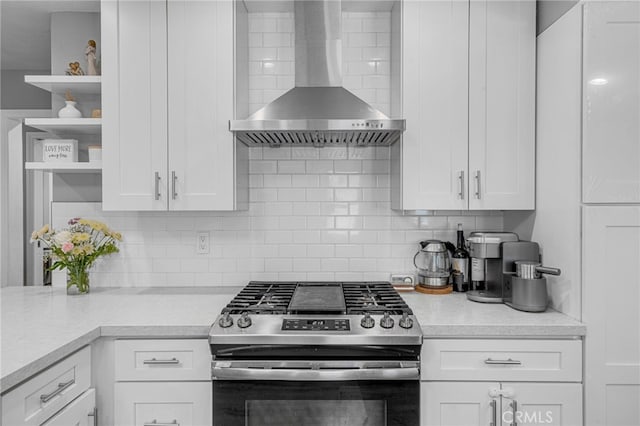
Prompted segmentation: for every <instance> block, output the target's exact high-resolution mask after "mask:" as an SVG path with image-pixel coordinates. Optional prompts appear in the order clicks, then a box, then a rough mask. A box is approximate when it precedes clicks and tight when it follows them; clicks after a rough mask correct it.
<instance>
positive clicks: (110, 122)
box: [101, 0, 168, 210]
mask: <svg viewBox="0 0 640 426" xmlns="http://www.w3.org/2000/svg"><path fill="white" fill-rule="evenodd" d="M166 18H167V10H166V4H165V2H159V1H152V0H146V1H126V0H121V1H109V0H104V1H103V2H102V9H101V19H102V64H103V65H102V74H103V77H102V103H103V104H102V109H103V119H102V122H103V127H102V145H103V153H102V155H103V173H102V198H103V200H102V201H103V209H104V210H166V209H167V205H168V204H167V46H166V37H167V31H166Z"/></svg>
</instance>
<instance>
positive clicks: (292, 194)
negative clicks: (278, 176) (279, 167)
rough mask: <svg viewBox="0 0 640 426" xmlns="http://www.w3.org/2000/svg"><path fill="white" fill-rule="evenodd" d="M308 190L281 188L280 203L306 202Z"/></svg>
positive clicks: (279, 190) (279, 191)
mask: <svg viewBox="0 0 640 426" xmlns="http://www.w3.org/2000/svg"><path fill="white" fill-rule="evenodd" d="M305 200H306V190H305V189H301V188H279V189H278V201H305Z"/></svg>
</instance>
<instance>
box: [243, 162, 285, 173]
mask: <svg viewBox="0 0 640 426" xmlns="http://www.w3.org/2000/svg"><path fill="white" fill-rule="evenodd" d="M278 166H279V164H278V162H276V161H264V160H252V161H250V162H249V173H251V174H267V173H276V172H277V171H278Z"/></svg>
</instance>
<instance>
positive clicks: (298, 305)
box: [222, 281, 412, 315]
mask: <svg viewBox="0 0 640 426" xmlns="http://www.w3.org/2000/svg"><path fill="white" fill-rule="evenodd" d="M227 312H229V313H230V314H242V313H243V312H247V313H249V314H253V315H256V314H260V315H262V314H345V315H353V314H364V313H365V312H368V313H370V314H384V313H385V312H388V313H389V314H391V315H402V314H403V313H407V314H409V315H410V314H412V312H411V309H410V308H409V306H407V304H406V302H405V301H404V300H402V297H400V295H399V294H398V292H397V291H396V290H395V289H394V288H393V287H392V286H391V284H389V283H388V282H384V281H379V282H263V281H252V282H250V283H249V284H248V285H247V286H246V287H245V288H243V289H242V291H240V293H238V295H237V296H236V297H234V298H233V300H231V302H230V303H229V304H228V305H227V306H226V307H225V308H224V309H223V310H222V313H227Z"/></svg>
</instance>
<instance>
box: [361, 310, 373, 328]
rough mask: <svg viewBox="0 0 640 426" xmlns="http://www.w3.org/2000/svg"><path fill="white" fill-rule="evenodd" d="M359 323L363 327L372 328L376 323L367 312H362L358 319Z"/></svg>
mask: <svg viewBox="0 0 640 426" xmlns="http://www.w3.org/2000/svg"><path fill="white" fill-rule="evenodd" d="M360 325H361V326H362V327H363V328H372V327H373V326H374V325H376V320H374V319H373V318H371V315H369V313H368V312H367V313H366V314H364V317H363V318H362V320H361V321H360Z"/></svg>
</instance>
